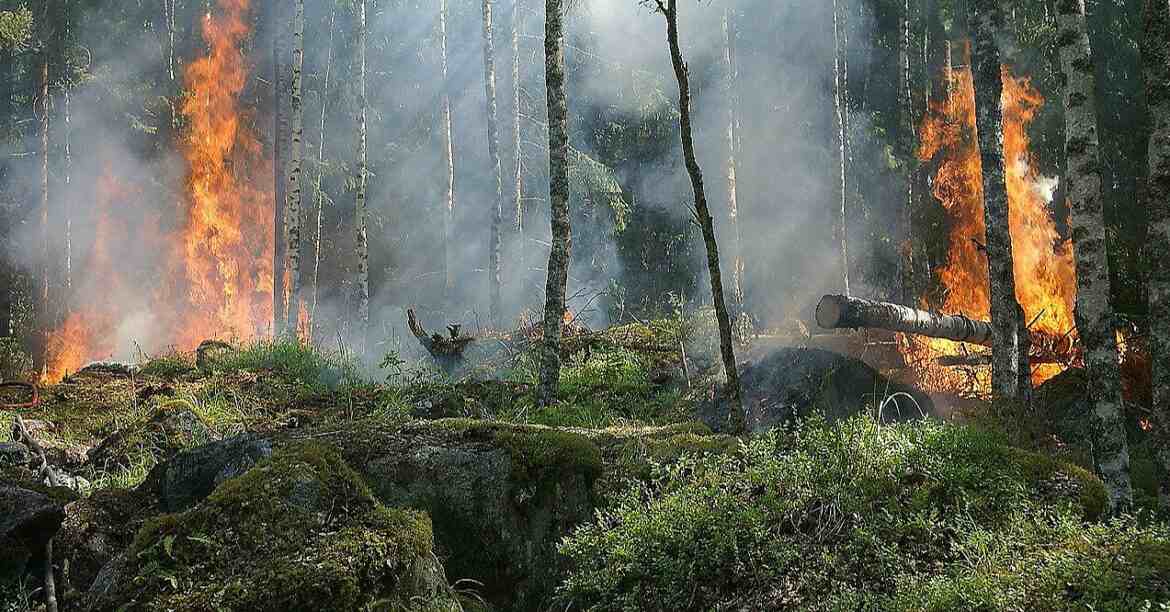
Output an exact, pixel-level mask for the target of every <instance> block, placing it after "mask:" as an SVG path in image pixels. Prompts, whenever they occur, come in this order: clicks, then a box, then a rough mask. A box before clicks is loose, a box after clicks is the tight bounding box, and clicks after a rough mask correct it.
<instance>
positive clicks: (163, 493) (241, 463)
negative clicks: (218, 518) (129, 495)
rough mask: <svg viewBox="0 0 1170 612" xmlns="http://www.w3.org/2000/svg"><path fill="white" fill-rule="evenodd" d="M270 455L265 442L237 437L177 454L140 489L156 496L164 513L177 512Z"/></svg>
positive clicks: (161, 464) (269, 448)
mask: <svg viewBox="0 0 1170 612" xmlns="http://www.w3.org/2000/svg"><path fill="white" fill-rule="evenodd" d="M270 455H272V444H271V443H269V442H268V441H267V440H264V439H261V438H259V437H257V436H254V435H250V434H241V435H238V436H234V437H231V438H227V439H225V440H220V441H218V442H212V443H210V444H204V445H203V446H197V447H195V448H192V449H188V450H185V451H182V452H180V453H178V454H177V455H175V456H174V457H172V458H170V459H169V460H167V461H164V462H162V463H160V464H158V465H156V466H155V467H154V469H153V470H151V471H150V474H149V475H147V477H146V482H144V483H143V484H142V488H143V490H147V491H151V492H153V493H155V494H156V495H157V496H158V498H159V504H160V506H161V508H162V510H163V511H164V512H181V511H183V510H186V509H188V508H191V507H192V506H194V505H195V504H197V503H199V502H200V501H202V500H204V499H205V498H206V497H207V496H208V495H211V492H212V491H214V490H215V487H217V486H219V484H221V483H223V482H224V481H226V480H230V479H231V478H235V477H236V476H239V475H240V474H243V473H244V472H246V471H247V470H248V469H250V468H251V467H252V466H253V465H255V464H256V463H258V462H260V461H261V460H262V459H264V458H266V457H269V456H270Z"/></svg>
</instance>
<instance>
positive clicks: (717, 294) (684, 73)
mask: <svg viewBox="0 0 1170 612" xmlns="http://www.w3.org/2000/svg"><path fill="white" fill-rule="evenodd" d="M657 2H658V8H659V10H660V11H661V12H662V14H663V15H664V16H665V17H666V39H667V42H668V43H669V45H670V60H671V63H672V64H673V65H674V76H675V79H676V80H677V81H678V92H679V96H678V97H679V100H678V109H679V123H680V124H681V127H682V130H681V131H682V148H683V158H684V159H685V160H686V166H687V174H689V175H690V177H691V189H692V190H693V191H694V195H695V214H696V216H697V217H698V222H699V227H700V228H701V229H702V231H703V241H704V242H705V243H706V245H707V271H708V277H709V278H710V279H711V297H712V301H713V302H714V305H715V319H716V322H717V323H718V325H719V349H720V353H721V355H722V357H723V370H724V373H725V374H726V376H727V394H728V398H727V399H728V401H729V402H730V405H731V415H730V417H731V423H730V425H731V431H732V432H733V433H736V434H739V433H743V432H744V431H746V429H747V419H746V418H745V415H744V411H743V400H742V396H741V393H740V388H739V372H738V371H737V370H736V364H735V348H734V347H733V345H732V338H731V319H730V318H729V317H728V315H727V303H726V302H725V300H724V298H723V278H722V276H721V274H720V268H719V245H718V244H717V243H716V242H715V221H714V220H713V219H712V218H711V211H710V210H709V209H708V207H707V194H706V191H705V190H704V187H703V171H702V170H701V169H700V168H699V162H698V159H697V158H696V157H695V142H694V136H693V134H692V132H691V86H690V70H689V69H688V67H687V64H686V62H685V61H683V56H682V49H681V48H680V46H679V40H678V39H679V35H678V1H677V0H667V2H666V5H665V6H664V5H663V3H662V1H661V0H657Z"/></svg>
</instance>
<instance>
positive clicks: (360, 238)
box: [354, 0, 370, 357]
mask: <svg viewBox="0 0 1170 612" xmlns="http://www.w3.org/2000/svg"><path fill="white" fill-rule="evenodd" d="M366 38H367V32H366V0H358V44H357V47H358V48H357V54H358V109H359V110H358V117H357V120H358V153H357V173H358V176H357V190H356V191H357V196H356V199H355V205H354V231H355V239H354V251H355V253H354V256H355V258H356V259H357V293H358V295H357V299H358V304H357V319H358V320H357V330H356V335H357V344H358V354H359V355H362V356H363V357H364V356H366V350H367V340H368V338H367V336H368V335H369V330H370V250H369V244H368V243H367V242H366V182H367V180H368V178H369V176H368V172H367V170H366V110H367V108H369V100H368V99H367V98H366Z"/></svg>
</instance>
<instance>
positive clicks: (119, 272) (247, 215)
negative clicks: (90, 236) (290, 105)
mask: <svg viewBox="0 0 1170 612" xmlns="http://www.w3.org/2000/svg"><path fill="white" fill-rule="evenodd" d="M218 7H219V11H218V14H216V15H211V14H208V15H206V16H205V17H204V18H203V23H202V32H203V40H204V41H205V42H206V44H207V48H208V50H207V54H206V56H205V57H201V58H199V59H196V60H195V61H193V62H192V63H191V64H190V65H188V66H187V68H186V70H185V71H184V76H183V78H184V83H185V85H186V88H187V91H188V95H187V97H186V98H185V99H184V100H183V103H182V106H181V112H182V114H183V116H184V118H185V119H186V123H187V125H188V133H187V134H186V136H185V138H184V140H183V142H182V144H181V150H182V154H183V157H184V159H185V160H186V163H187V178H186V182H185V186H186V193H185V194H184V195H183V197H182V198H180V207H179V210H178V211H177V212H178V214H179V217H180V222H179V223H178V229H177V230H175V231H174V232H173V233H171V234H169V235H166V236H165V238H162V239H159V238H154V242H151V244H149V251H150V254H151V255H155V254H157V255H161V259H162V261H154V262H149V264H148V265H150V266H152V267H151V268H150V270H148V271H144V270H126V267H127V264H126V262H124V261H119V258H118V256H115V255H111V250H112V249H113V248H117V249H118V252H119V253H121V252H122V251H124V250H126V249H127V247H125V245H126V244H127V243H129V242H132V241H131V238H133V239H134V241H137V242H142V241H147V242H150V241H151V239H152V237H157V236H159V234H160V233H161V229H160V227H161V225H162V224H161V223H160V218H161V217H162V216H163V213H164V211H146V212H143V213H141V214H138V215H133V221H126V220H122V221H121V222H119V221H118V220H117V219H119V218H120V217H118V216H117V215H114V214H112V213H113V212H115V208H117V207H119V206H129V205H130V203H131V201H132V200H133V199H135V195H136V194H135V192H134V190H133V189H132V188H131V187H130V186H127V185H126V184H125V183H124V182H123V180H124V179H123V180H120V179H119V178H117V176H116V174H115V173H114V172H113V171H112V170H111V169H110V168H109V167H107V169H106V172H105V173H104V174H103V176H102V177H101V178H100V179H99V180H98V181H97V185H96V193H97V198H96V204H95V210H94V213H95V216H96V219H97V222H96V232H95V235H94V242H93V245H92V248H91V250H90V253H89V256H88V257H87V258H86V260H85V262H86V263H85V267H84V270H83V271H82V275H83V276H84V277H85V278H87V279H92V280H91V281H90V282H92V283H93V287H91V290H88V291H85V292H84V294H85V295H86V296H87V301H86V302H85V303H79V304H73V305H72V309H71V314H70V315H69V316H68V317H67V318H66V320H65V322H64V323H63V324H62V325H61V327H60V328H59V329H57V330H56V331H54V332H53V333H51V334H50V336H49V338H48V341H47V350H46V357H47V359H46V367H45V370H44V372H43V373H42V380H43V381H45V382H55V381H57V380H60V379H61V378H62V377H64V376H65V375H66V374H68V373H69V372H71V371H76V370H77V369H78V368H79V367H80V366H82V365H83V364H84V363H85V362H86V361H89V360H93V359H102V358H109V357H114V356H116V354H117V353H118V351H123V352H124V351H125V347H122V346H118V344H119V342H120V341H121V340H122V339H121V338H120V336H122V335H124V332H125V330H123V329H121V328H122V327H123V326H125V324H126V323H127V321H128V319H129V318H130V317H131V315H129V314H128V312H129V311H130V308H129V305H130V304H132V305H133V306H134V307H137V308H140V309H141V310H142V311H143V312H148V313H149V318H150V319H151V321H152V323H153V324H152V325H150V326H149V328H150V330H151V331H150V334H149V336H150V337H146V338H142V337H135V338H133V340H134V341H135V343H137V344H139V345H140V346H142V347H144V348H146V349H148V350H159V349H164V348H166V347H170V346H174V347H178V348H184V349H190V348H194V347H195V345H197V344H198V343H199V342H202V341H203V340H206V339H208V338H215V337H220V338H225V337H226V338H229V339H235V340H247V339H251V338H253V337H255V336H256V335H258V334H260V333H263V332H264V331H265V330H266V329H267V328H268V325H269V323H270V322H271V320H272V253H273V242H274V236H273V217H272V192H271V185H270V184H265V183H264V182H263V181H260V182H259V183H256V184H253V182H252V181H251V178H252V177H256V176H271V168H272V167H271V162H270V161H269V160H267V159H266V158H265V157H264V151H263V146H262V145H261V142H260V140H259V139H258V138H257V137H256V135H255V133H254V132H253V131H252V129H251V128H250V127H249V124H250V122H249V119H250V117H249V116H248V115H247V114H246V113H245V112H244V111H243V110H242V109H241V105H240V97H241V95H242V93H243V91H244V88H245V86H246V84H247V81H248V69H249V66H248V64H247V61H246V58H245V56H244V55H243V54H242V53H241V46H242V43H243V42H244V40H245V38H246V37H247V36H248V34H249V25H248V19H247V18H248V9H249V0H218ZM172 216H173V214H172ZM123 217H125V215H123ZM131 222H133V223H135V224H136V225H138V227H134V228H131V227H130V225H129V223H131ZM139 255H141V253H139ZM135 259H149V258H147V257H141V256H139V257H136V258H135ZM155 259H159V257H155ZM148 272H149V273H150V274H154V275H158V276H161V277H162V278H161V279H160V280H159V282H155V283H150V282H148V281H146V280H145V279H142V278H140V276H141V275H143V274H146V273H148ZM134 273H137V274H138V276H130V274H134ZM93 288H96V290H93ZM93 296H97V297H93Z"/></svg>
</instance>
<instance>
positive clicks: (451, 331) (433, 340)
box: [406, 308, 475, 362]
mask: <svg viewBox="0 0 1170 612" xmlns="http://www.w3.org/2000/svg"><path fill="white" fill-rule="evenodd" d="M406 324H407V326H408V327H410V333H411V334H413V335H414V337H415V339H417V340H418V343H419V344H421V345H422V347H423V348H424V349H426V350H427V352H428V353H430V355H431V357H434V358H435V359H436V360H439V361H440V362H450V361H452V360H456V361H457V360H461V359H462V358H463V351H464V350H465V349H466V348H467V345H469V344H471V343H472V342H475V337H474V336H465V335H463V334H462V333H461V331H460V329H461V326H460V325H458V324H451V325H448V326H447V335H446V336H443V335H442V334H432V333H428V332H427V330H426V329H424V328H423V326H422V324H421V323H419V322H418V317H417V316H416V315H415V314H414V309H413V308H408V309H406Z"/></svg>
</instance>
